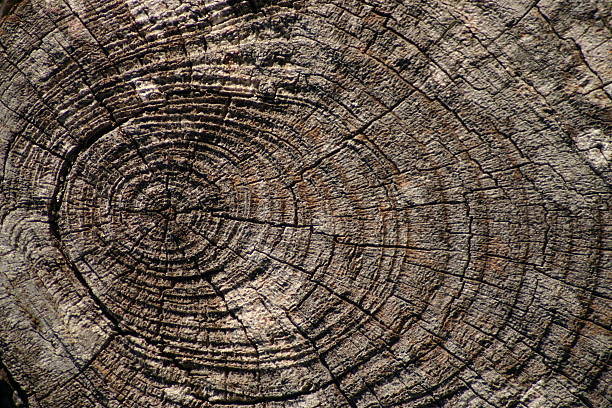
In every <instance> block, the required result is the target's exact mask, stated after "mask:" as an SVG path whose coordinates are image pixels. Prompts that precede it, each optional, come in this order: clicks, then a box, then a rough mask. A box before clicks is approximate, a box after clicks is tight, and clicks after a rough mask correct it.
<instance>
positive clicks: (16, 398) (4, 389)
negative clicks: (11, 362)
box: [0, 360, 28, 408]
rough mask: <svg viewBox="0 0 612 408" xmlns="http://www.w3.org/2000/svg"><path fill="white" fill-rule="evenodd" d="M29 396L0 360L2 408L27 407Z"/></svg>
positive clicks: (0, 406) (0, 404) (0, 400)
mask: <svg viewBox="0 0 612 408" xmlns="http://www.w3.org/2000/svg"><path fill="white" fill-rule="evenodd" d="M27 407H28V397H27V394H26V392H25V390H24V389H23V388H21V386H20V385H19V383H18V382H17V381H16V380H15V378H14V377H13V376H12V374H11V372H10V371H9V370H8V368H7V367H6V366H5V365H4V362H3V361H2V360H0V408H27Z"/></svg>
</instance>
